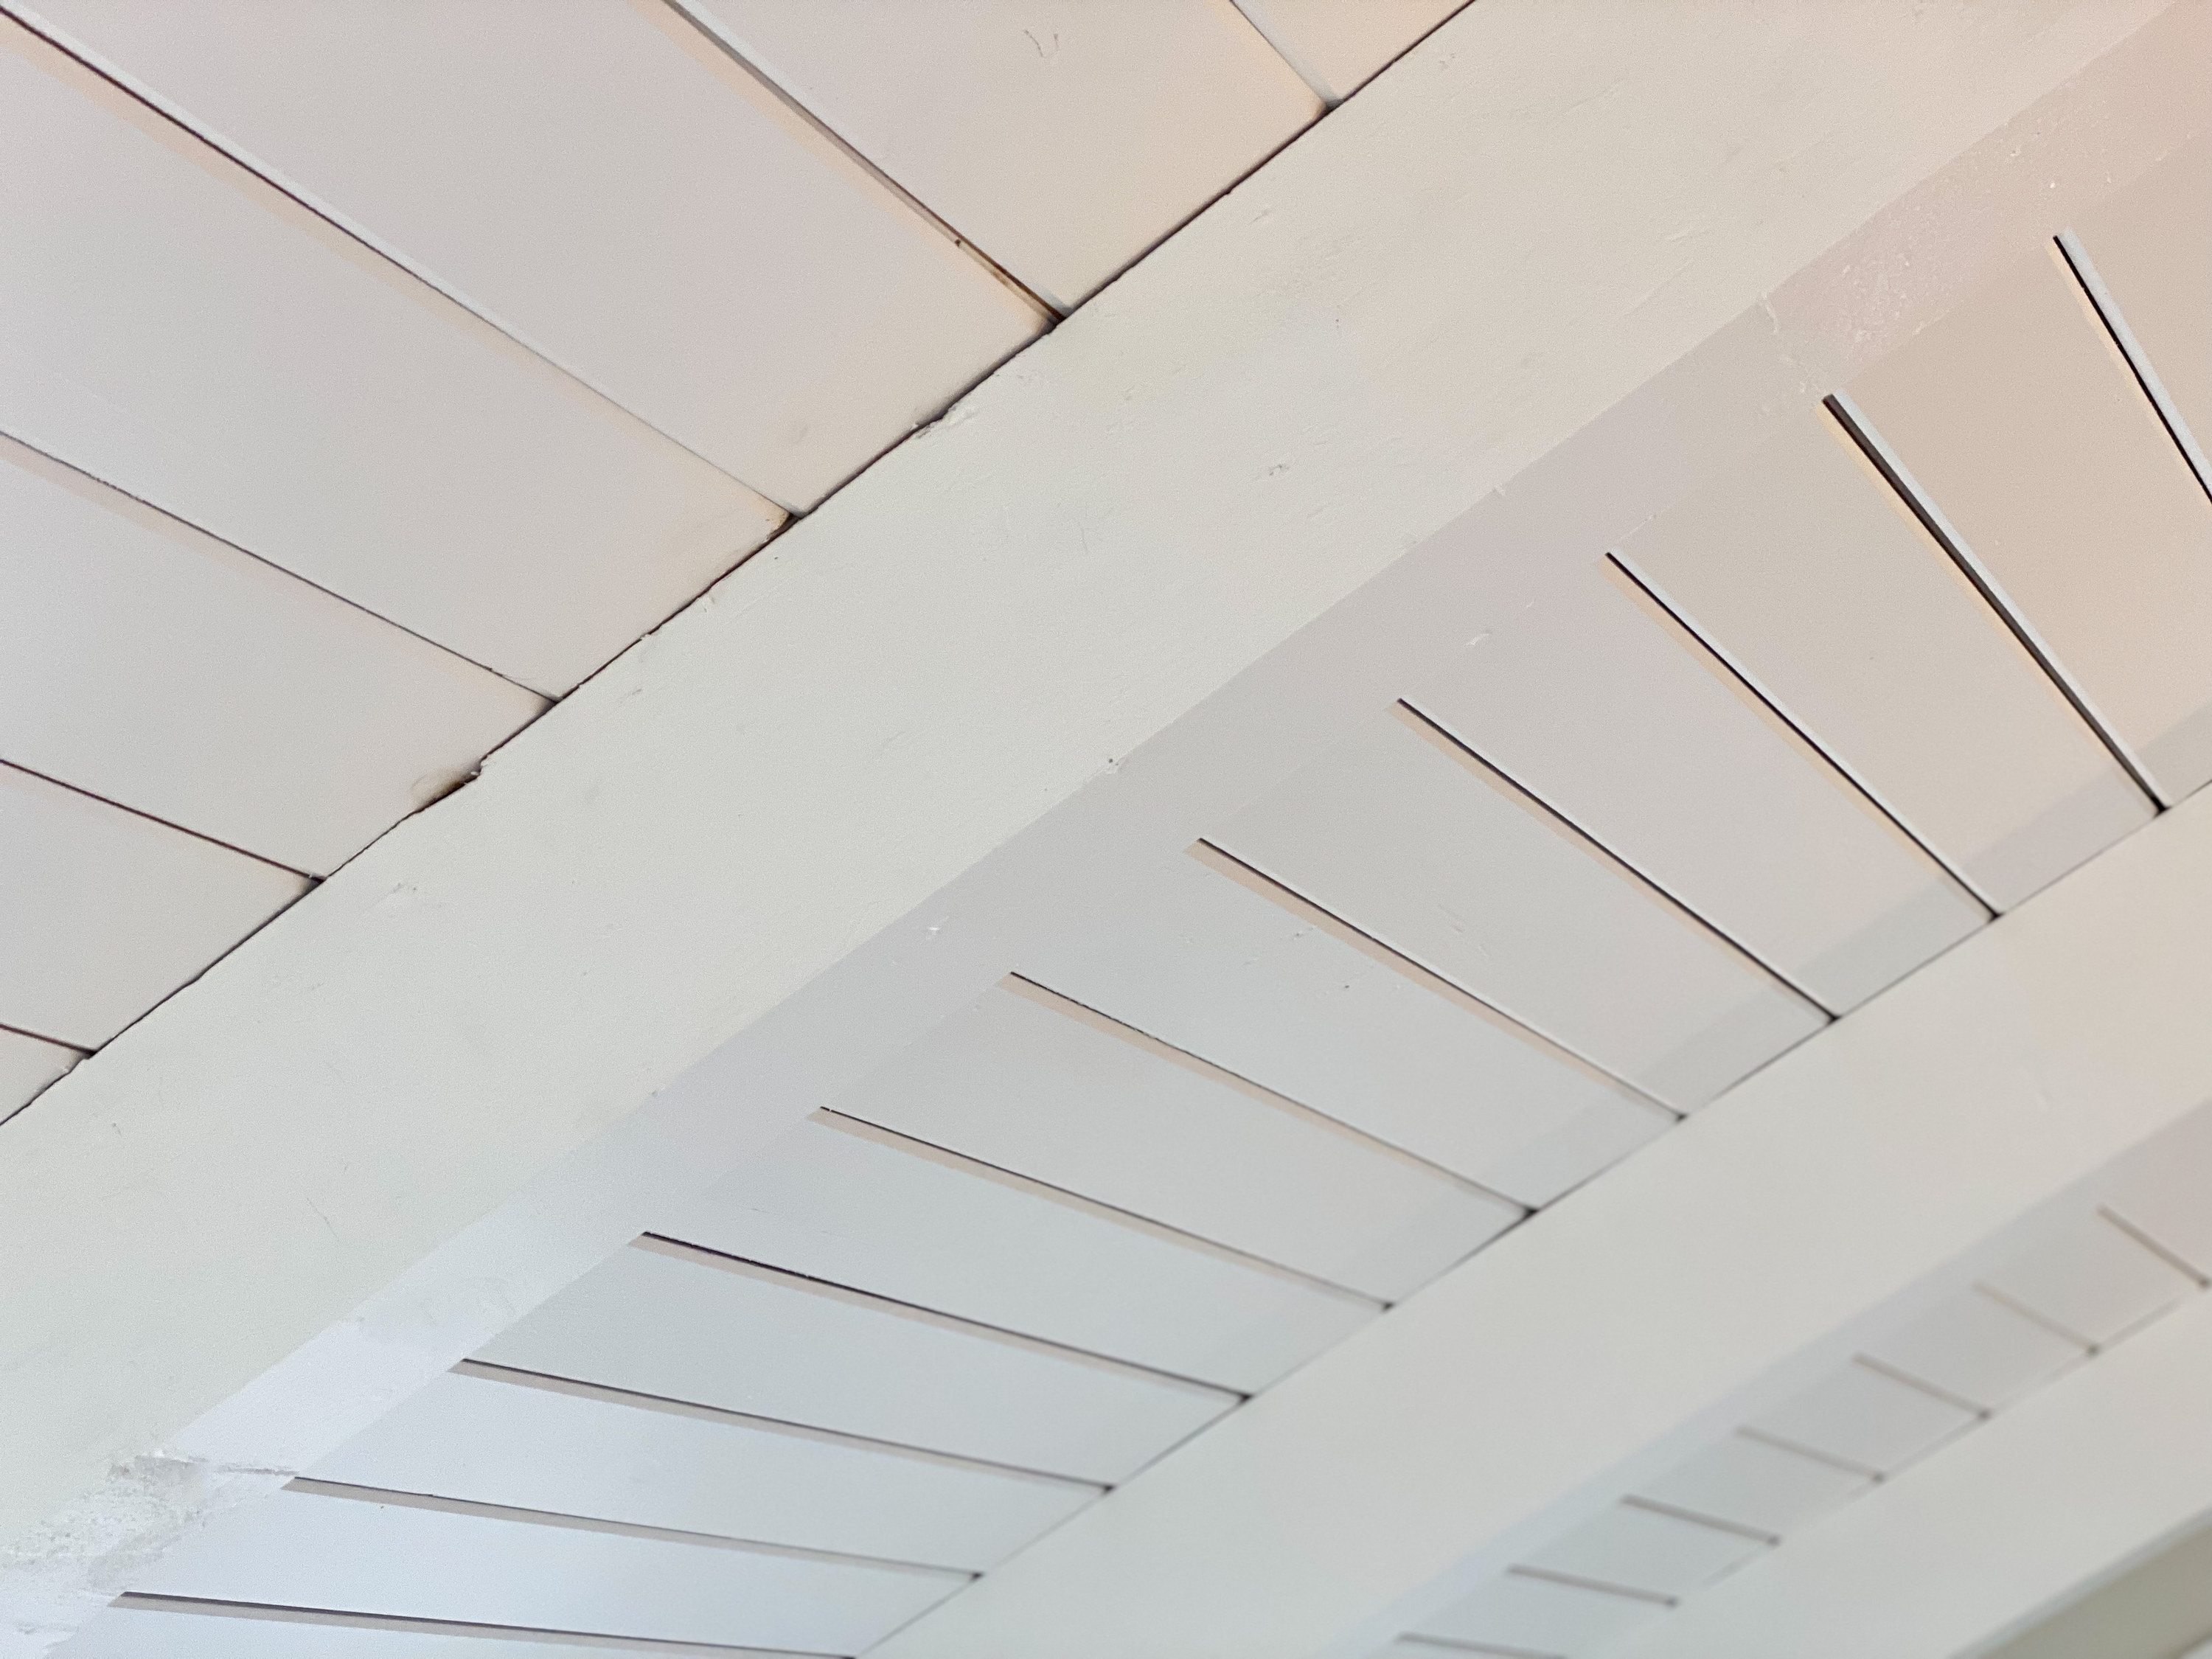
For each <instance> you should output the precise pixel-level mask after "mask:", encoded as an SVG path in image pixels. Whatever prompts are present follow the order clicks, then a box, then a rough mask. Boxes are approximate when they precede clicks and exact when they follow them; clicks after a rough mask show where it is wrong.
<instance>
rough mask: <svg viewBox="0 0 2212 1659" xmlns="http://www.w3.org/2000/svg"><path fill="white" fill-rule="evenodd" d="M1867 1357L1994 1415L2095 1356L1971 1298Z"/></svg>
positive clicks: (1984, 1299)
mask: <svg viewBox="0 0 2212 1659" xmlns="http://www.w3.org/2000/svg"><path fill="white" fill-rule="evenodd" d="M1866 1352H1867V1358H1869V1359H1875V1360H1879V1361H1880V1362H1881V1364H1885V1365H1887V1366H1888V1367H1889V1368H1890V1369H1891V1370H1897V1371H1902V1372H1904V1373H1905V1375H1906V1376H1910V1377H1912V1378H1913V1379H1914V1380H1916V1381H1917V1382H1921V1383H1927V1384H1929V1386H1930V1387H1931V1388H1936V1389H1942V1391H1943V1392H1944V1393H1945V1394H1948V1395H1952V1396H1953V1397H1954V1398H1955V1399H1960V1400H1964V1401H1967V1402H1968V1403H1969V1404H1972V1405H1976V1406H1979V1407H1982V1408H1983V1409H1984V1411H1994V1410H1995V1409H1996V1407H1999V1406H2002V1405H2004V1404H2006V1403H2007V1402H2008V1401H2012V1400H2015V1399H2017V1398H2018V1397H2019V1396H2020V1395H2023V1394H2026V1393H2027V1391H2028V1390H2029V1389H2033V1388H2034V1387H2035V1386H2036V1385H2037V1384H2038V1383H2043V1382H2045V1381H2046V1380H2047V1379H2049V1378H2050V1377H2051V1376H2055V1375H2056V1374H2057V1372H2059V1371H2061V1370H2064V1369H2065V1368H2066V1367H2067V1366H2069V1365H2070V1364H2073V1363H2074V1362H2075V1360H2077V1359H2080V1358H2082V1357H2083V1356H2084V1355H2085V1354H2086V1353H2087V1352H2088V1350H2087V1348H2085V1347H2084V1346H2082V1345H2081V1343H2078V1342H2074V1341H2069V1340H2068V1339H2067V1338H2065V1337H2063V1336H2061V1335H2060V1334H2058V1333H2057V1332H2056V1331H2054V1330H2052V1329H2051V1328H2050V1327H2048V1326H2047V1325H2043V1324H2039V1323H2038V1322H2036V1321H2034V1320H2033V1319H2030V1318H2029V1317H2027V1315H2025V1314H2022V1313H2019V1312H2016V1311H2015V1310H2013V1309H2011V1308H2008V1307H2007V1306H2006V1305H2005V1304H2003V1303H2002V1302H1999V1301H1998V1300H1996V1297H1990V1296H1986V1295H1984V1294H1983V1293H1982V1292H1981V1291H1967V1292H1966V1294H1964V1295H1963V1296H1956V1297H1952V1298H1951V1299H1950V1300H1949V1301H1948V1302H1946V1303H1944V1304H1942V1306H1940V1307H1938V1308H1936V1309H1935V1310H1932V1311H1931V1312H1929V1313H1927V1314H1925V1315H1923V1316H1921V1317H1920V1318H1918V1319H1917V1320H1915V1321H1914V1322H1912V1323H1911V1324H1910V1325H1908V1326H1906V1327H1905V1328H1904V1329H1903V1330H1901V1331H1899V1332H1897V1333H1896V1334H1894V1335H1892V1336H1889V1337H1887V1338H1885V1339H1884V1340H1881V1341H1880V1342H1877V1343H1875V1344H1874V1345H1873V1346H1871V1347H1869V1348H1868V1350H1867V1351H1866Z"/></svg>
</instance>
